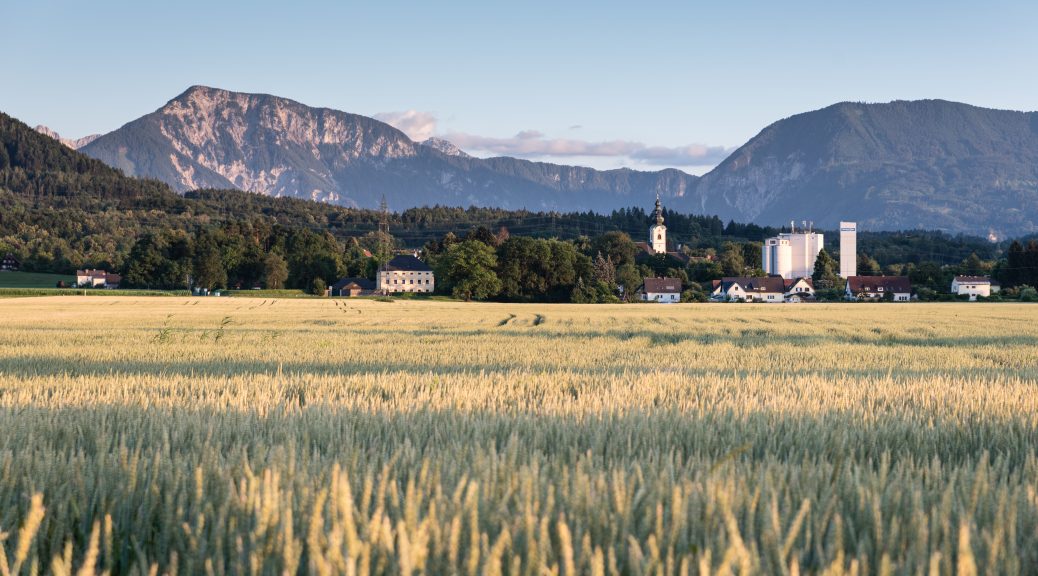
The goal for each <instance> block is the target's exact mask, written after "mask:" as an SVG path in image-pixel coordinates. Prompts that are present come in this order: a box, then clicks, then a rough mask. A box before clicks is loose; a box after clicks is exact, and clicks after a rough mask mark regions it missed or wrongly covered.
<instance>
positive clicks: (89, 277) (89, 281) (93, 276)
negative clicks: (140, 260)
mask: <svg viewBox="0 0 1038 576" xmlns="http://www.w3.org/2000/svg"><path fill="white" fill-rule="evenodd" d="M122 279H123V278H122V276H120V275H118V274H114V273H111V272H106V271H104V270H93V269H87V270H76V286H80V287H86V288H118V287H119V283H120V282H121V281H122Z"/></svg>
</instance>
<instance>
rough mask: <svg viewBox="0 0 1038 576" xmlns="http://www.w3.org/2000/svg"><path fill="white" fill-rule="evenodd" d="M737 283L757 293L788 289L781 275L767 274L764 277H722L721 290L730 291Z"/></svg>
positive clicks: (779, 291)
mask: <svg viewBox="0 0 1038 576" xmlns="http://www.w3.org/2000/svg"><path fill="white" fill-rule="evenodd" d="M735 284H738V285H739V287H740V288H742V290H743V291H744V292H752V293H755V294H765V293H776V294H781V293H783V292H785V291H786V283H785V281H784V279H783V278H782V277H781V276H765V277H763V278H754V277H752V276H726V277H724V278H722V279H721V290H722V291H724V292H728V291H729V290H731V289H732V286H733V285H735Z"/></svg>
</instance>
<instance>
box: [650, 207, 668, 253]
mask: <svg viewBox="0 0 1038 576" xmlns="http://www.w3.org/2000/svg"><path fill="white" fill-rule="evenodd" d="M649 246H652V252H653V253H654V254H666V253H667V227H666V226H664V225H663V205H661V204H660V193H659V192H657V193H656V225H655V226H653V227H651V228H649Z"/></svg>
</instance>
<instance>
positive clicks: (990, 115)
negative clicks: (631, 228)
mask: <svg viewBox="0 0 1038 576" xmlns="http://www.w3.org/2000/svg"><path fill="white" fill-rule="evenodd" d="M66 144H69V143H68V142H66ZM69 145H72V144H69ZM80 149H81V151H83V152H84V153H86V154H88V155H90V156H93V157H95V158H98V159H100V160H102V161H104V162H106V163H108V164H109V165H111V166H115V167H117V168H120V169H122V170H123V171H124V172H125V173H127V174H131V175H138V176H146V177H151V178H156V179H159V180H162V181H164V182H167V183H169V184H170V185H171V186H173V187H174V188H175V189H176V190H178V191H181V192H183V191H186V190H190V189H194V188H231V187H233V188H240V189H244V190H251V191H254V192H259V193H262V194H268V195H274V196H291V197H300V198H308V199H315V200H322V201H326V202H332V203H337V204H342V205H346V206H361V207H374V206H376V205H377V203H378V201H379V198H380V197H381V196H382V194H385V196H386V197H387V199H388V200H389V204H390V207H391V208H393V209H403V208H407V207H411V206H424V205H433V204H441V205H453V206H458V205H461V206H468V205H477V206H498V207H502V208H513V209H514V208H524V207H525V208H530V209H536V210H543V209H556V210H581V211H583V210H593V211H597V212H608V211H610V210H612V209H615V208H620V207H626V206H632V205H643V206H646V207H648V206H649V205H650V204H651V201H652V199H653V198H654V197H655V195H656V193H657V192H659V193H660V194H661V196H663V197H664V199H665V204H666V205H667V206H668V207H670V208H673V209H676V210H680V211H686V212H695V213H700V214H717V215H719V216H720V217H721V218H723V219H725V220H728V219H733V220H736V221H743V222H755V223H759V224H771V225H778V224H783V223H788V222H789V221H790V220H796V221H800V220H802V219H808V220H812V221H814V222H815V224H816V226H820V227H826V228H833V227H835V226H836V225H837V223H838V222H839V221H840V220H856V221H858V222H859V223H860V225H861V227H862V229H866V230H868V229H871V230H897V229H914V228H925V229H939V230H945V231H949V232H964V233H971V234H980V235H987V234H988V233H994V234H995V235H996V236H999V237H1003V236H1006V235H1018V234H1026V233H1033V232H1035V231H1038V114H1036V113H1033V112H1027V113H1025V112H1011V111H1002V110H990V109H984V108H978V107H974V106H969V105H966V104H958V103H953V102H946V101H940V100H925V101H914V102H892V103H888V104H860V103H840V104H836V105H833V106H830V107H828V108H824V109H822V110H817V111H813V112H807V113H804V114H799V115H796V116H792V117H790V118H787V119H784V120H780V121H778V122H776V123H774V124H772V125H771V126H768V127H767V128H765V129H764V130H763V131H761V133H760V134H758V135H757V136H756V137H754V138H752V139H751V140H750V141H749V142H747V143H746V144H745V145H743V146H742V147H740V148H739V149H737V150H736V151H735V152H734V153H732V154H731V155H730V156H729V157H728V158H727V159H726V160H724V161H723V162H722V163H721V164H720V165H718V166H717V167H716V168H715V169H714V170H712V171H711V172H709V173H707V174H706V175H704V176H703V177H702V178H697V177H695V176H692V175H689V174H686V173H684V172H681V171H679V170H673V169H669V170H662V171H659V172H639V171H635V170H626V169H624V170H608V171H599V170H593V169H590V168H581V167H572V166H559V165H555V164H548V163H541V162H530V161H526V160H520V159H515V158H507V157H500V158H487V159H480V158H473V157H471V156H469V155H467V154H466V153H465V152H463V151H462V150H460V149H458V148H457V147H456V146H454V145H453V144H452V143H450V142H447V141H446V140H441V139H437V138H433V139H430V140H427V141H425V142H422V143H418V142H414V141H412V140H411V139H409V138H408V137H407V136H406V135H405V134H404V133H403V132H401V131H399V130H397V129H395V128H393V127H392V126H390V125H388V124H385V123H383V122H380V121H378V120H375V119H373V118H369V117H365V116H359V115H355V114H349V113H346V112H340V111H336V110H330V109H325V108H310V107H307V106H305V105H303V104H300V103H298V102H294V101H292V100H288V99H284V98H278V97H275V96H269V95H259V94H243V93H236V92H229V91H225V90H219V89H215V88H207V87H202V86H195V87H192V88H190V89H188V90H187V91H186V92H184V93H183V94H181V95H180V96H178V97H176V98H174V99H173V100H171V101H169V102H168V103H167V104H166V105H165V106H163V107H162V108H160V109H159V110H157V111H155V112H153V113H151V114H148V115H146V116H144V117H142V118H139V119H137V120H134V121H132V122H130V123H128V124H126V125H125V126H123V127H121V128H119V129H118V130H115V131H114V132H111V133H109V134H106V135H104V136H101V137H99V138H97V139H96V140H93V141H92V142H89V143H86V144H85V145H82V147H81V148H80Z"/></svg>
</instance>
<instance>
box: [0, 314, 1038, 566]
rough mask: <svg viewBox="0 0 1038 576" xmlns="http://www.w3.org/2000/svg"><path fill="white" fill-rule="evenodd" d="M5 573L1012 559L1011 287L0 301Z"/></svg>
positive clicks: (1037, 512) (1027, 477) (1017, 454)
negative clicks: (599, 296)
mask: <svg viewBox="0 0 1038 576" xmlns="http://www.w3.org/2000/svg"><path fill="white" fill-rule="evenodd" d="M0 532H2V535H0V538H2V541H0V574H4V575H6V574H43V573H55V574H68V573H72V572H79V573H84V574H90V573H99V572H109V573H113V574H154V573H183V574H199V573H207V574H275V573H288V574H296V573H316V574H340V573H345V574H372V573H377V574H412V573H431V574H526V575H535V574H537V575H540V574H566V575H569V574H734V573H738V574H797V573H800V574H806V573H825V574H855V573H856V574H976V573H988V574H993V573H1000V574H1035V573H1038V307H1033V306H1027V305H1011V304H973V305H970V304H934V305H922V304H912V305H890V304H874V305H869V304H863V305H854V304H844V305H802V306H796V305H781V306H768V305H763V306H762V305H756V306H755V305H674V306H655V305H617V306H605V305H598V306H576V305H509V304H462V303H451V302H418V301H397V302H375V301H349V300H328V299H300V300H290V299H285V300H263V299H249V298H240V299H235V298H222V299H221V298H209V299H190V298H130V297H112V296H109V297H104V298H94V297H53V298H25V299H6V300H0Z"/></svg>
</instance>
